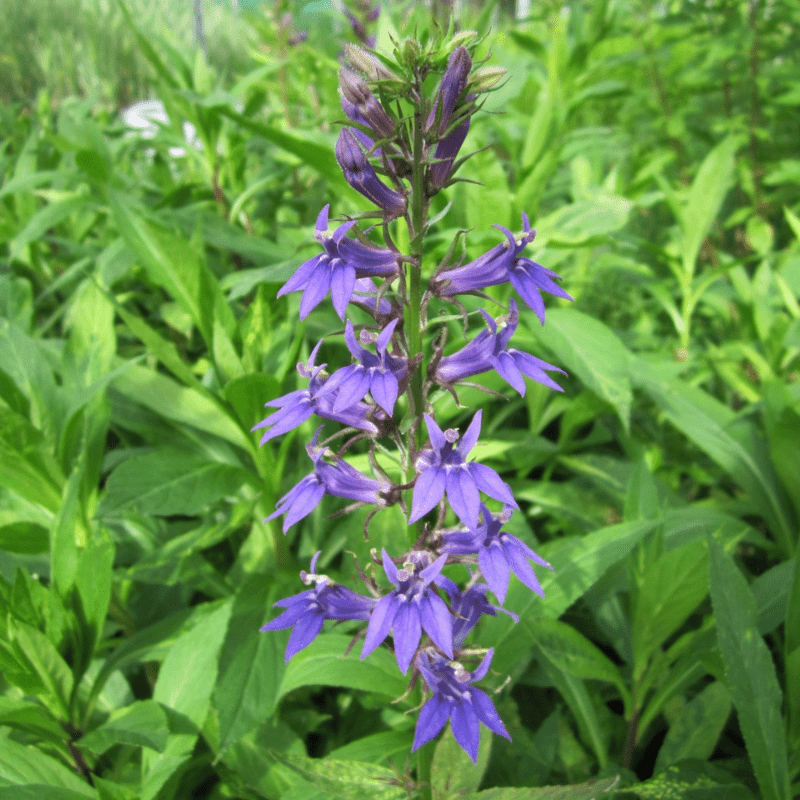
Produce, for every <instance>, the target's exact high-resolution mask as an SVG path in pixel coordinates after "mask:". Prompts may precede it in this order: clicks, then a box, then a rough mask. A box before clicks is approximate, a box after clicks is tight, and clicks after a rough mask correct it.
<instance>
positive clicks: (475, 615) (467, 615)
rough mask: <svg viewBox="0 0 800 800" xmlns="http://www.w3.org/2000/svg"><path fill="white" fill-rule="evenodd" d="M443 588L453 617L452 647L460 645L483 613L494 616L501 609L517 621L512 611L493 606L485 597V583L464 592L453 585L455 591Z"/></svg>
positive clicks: (486, 589) (487, 589)
mask: <svg viewBox="0 0 800 800" xmlns="http://www.w3.org/2000/svg"><path fill="white" fill-rule="evenodd" d="M454 586H455V584H454ZM445 588H446V589H447V593H448V595H449V596H450V610H451V611H452V612H453V616H454V617H455V620H454V622H453V647H456V648H458V647H461V645H462V644H463V643H464V640H465V639H466V638H467V634H468V633H469V632H470V631H471V630H472V629H473V628H474V627H475V626H476V625H477V624H478V622H479V621H480V618H481V617H482V616H483V615H484V614H486V615H487V616H489V617H496V616H497V612H498V611H501V612H502V613H503V614H507V615H508V616H509V617H511V619H513V620H514V622H519V617H518V616H517V615H516V614H515V613H514V612H513V611H506V609H504V608H500V606H494V605H492V604H491V603H490V602H489V601H488V600H487V599H486V592H488V591H489V587H488V586H486V585H485V584H482V583H478V584H475V585H474V586H470V587H469V589H467V590H466V591H465V592H461V591H460V590H459V589H458V587H455V591H452V590H451V589H450V588H449V587H445Z"/></svg>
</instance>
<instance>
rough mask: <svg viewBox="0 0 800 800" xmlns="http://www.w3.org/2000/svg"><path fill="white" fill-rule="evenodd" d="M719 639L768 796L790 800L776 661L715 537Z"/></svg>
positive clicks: (714, 579)
mask: <svg viewBox="0 0 800 800" xmlns="http://www.w3.org/2000/svg"><path fill="white" fill-rule="evenodd" d="M709 549H710V554H711V570H710V578H711V581H710V583H711V600H712V603H713V606H714V616H715V617H716V620H717V641H718V642H719V649H720V652H721V654H722V660H723V662H724V664H725V674H726V676H727V679H728V683H729V685H730V690H731V696H732V698H733V703H734V705H735V706H736V712H737V715H738V717H739V726H740V728H741V729H742V736H743V737H744V741H745V744H746V745H747V752H748V755H749V756H750V763H751V764H752V765H753V770H754V772H755V774H756V778H757V780H758V785H759V788H760V789H761V795H762V797H763V798H764V800H789V799H790V798H791V792H790V788H789V768H788V764H787V759H786V739H785V737H784V727H783V720H782V719H781V704H782V699H783V698H782V696H781V690H780V686H779V685H778V679H777V677H776V674H775V664H774V663H773V661H772V656H771V655H770V652H769V649H768V648H767V646H766V644H765V643H764V640H763V639H762V638H761V635H760V634H759V632H758V628H757V627H756V605H755V601H754V600H753V595H752V594H751V593H750V589H749V587H748V586H747V582H746V581H745V579H744V577H743V576H742V574H741V573H740V572H739V570H738V569H737V568H736V565H735V564H734V562H733V559H731V557H730V556H728V555H727V554H726V553H725V551H724V550H723V549H722V547H721V546H720V545H719V544H718V543H717V542H716V541H714V540H713V539H709Z"/></svg>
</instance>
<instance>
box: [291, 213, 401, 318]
mask: <svg viewBox="0 0 800 800" xmlns="http://www.w3.org/2000/svg"><path fill="white" fill-rule="evenodd" d="M329 208H330V206H329V205H326V206H325V208H323V209H322V211H320V212H319V216H318V217H317V225H316V231H315V233H314V236H315V238H316V240H317V241H318V242H319V243H320V244H321V245H322V246H323V247H324V248H325V252H324V253H320V254H319V255H318V256H314V258H312V259H310V260H308V261H306V262H305V264H303V265H302V266H300V267H299V268H298V270H297V272H295V273H294V275H292V277H291V278H289V280H288V281H286V283H285V284H284V285H283V287H281V289H280V291H279V292H278V297H282V296H283V295H285V294H288V293H289V292H299V291H301V290H302V291H303V298H302V300H301V301H300V319H305V318H306V317H307V316H308V315H309V314H310V313H311V311H312V310H313V309H314V308H316V307H317V306H318V305H319V304H320V303H321V302H322V300H323V298H324V297H325V296H326V295H327V294H328V292H330V294H331V300H332V301H333V307H334V309H335V310H336V313H337V314H338V315H339V318H340V319H344V314H345V309H346V308H347V304H348V303H349V302H350V300H351V298H352V296H353V291H354V289H355V286H356V280H357V279H359V278H369V277H384V278H386V277H392V276H394V275H396V274H397V271H398V261H397V255H396V254H395V253H393V252H392V251H391V250H385V249H383V248H379V247H370V246H368V245H365V244H362V243H361V242H358V241H356V240H354V239H347V238H345V234H346V233H347V231H349V230H350V228H352V227H353V225H355V224H356V223H355V222H353V221H351V222H346V223H345V224H344V225H340V226H339V227H338V228H337V229H336V230H335V231H334V232H333V233H330V232H329V231H328V209H329Z"/></svg>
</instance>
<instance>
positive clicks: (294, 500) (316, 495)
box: [264, 431, 391, 533]
mask: <svg viewBox="0 0 800 800" xmlns="http://www.w3.org/2000/svg"><path fill="white" fill-rule="evenodd" d="M318 434H319V431H317V433H316V434H314V439H313V440H312V442H311V444H309V445H306V452H307V453H308V455H309V457H310V458H311V460H312V461H313V462H314V471H313V472H312V473H311V474H309V475H306V476H305V478H303V479H302V480H301V481H300V482H299V483H298V484H297V485H296V486H295V487H294V488H292V489H291V490H290V491H288V492H287V493H286V494H285V495H284V496H283V497H281V499H280V500H278V503H277V506H276V508H275V511H273V512H272V513H271V514H270V515H269V516H268V517H267V518H266V519H265V520H264V522H269V520H271V519H275V517H278V516H280V515H281V514H286V516H285V517H284V520H283V532H284V533H286V531H288V530H289V528H290V527H291V526H292V525H294V523H295V522H299V521H300V520H301V519H303V518H304V517H307V516H308V515H309V514H310V513H311V512H312V511H313V510H314V509H315V508H316V507H317V506H318V505H319V501H320V500H322V497H323V495H326V494H329V495H333V496H334V497H344V498H347V499H348V500H355V501H357V502H359V503H374V504H376V505H383V504H384V499H383V497H382V496H381V495H382V493H385V492H388V491H389V489H390V488H391V487H390V486H389V485H388V484H386V483H385V482H383V481H376V480H373V479H372V478H368V477H367V476H366V475H363V474H362V473H360V472H359V471H358V470H357V469H354V468H353V467H351V466H350V465H349V464H348V463H347V462H346V461H343V460H342V459H337V460H336V463H334V464H329V463H328V462H327V461H324V460H323V456H325V454H326V452H328V451H327V448H324V447H319V448H318V447H317V446H316V443H317V435H318Z"/></svg>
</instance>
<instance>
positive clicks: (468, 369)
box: [436, 299, 567, 397]
mask: <svg viewBox="0 0 800 800" xmlns="http://www.w3.org/2000/svg"><path fill="white" fill-rule="evenodd" d="M509 309H510V310H509V314H508V320H507V321H506V324H505V325H504V326H502V327H501V328H499V329H498V327H497V323H496V322H495V320H494V319H493V318H492V317H490V316H489V315H488V314H487V313H486V312H485V311H484V310H483V309H481V313H482V314H483V317H484V319H485V320H486V324H487V325H488V326H489V329H488V330H486V329H485V328H484V330H482V331H481V332H480V333H479V334H478V335H477V336H476V337H475V338H474V339H473V340H472V341H471V342H470V343H469V344H468V345H466V347H463V348H462V349H461V350H459V351H458V352H457V353H453V355H451V356H445V357H444V358H443V359H441V361H439V364H438V365H437V368H436V380H437V381H438V382H439V383H441V384H445V385H448V386H452V384H454V383H455V382H456V381H460V380H463V379H464V378H470V377H472V376H473V375H479V374H481V373H482V372H488V371H489V370H492V369H494V370H497V372H498V373H499V374H500V376H501V377H502V378H504V379H505V380H506V381H508V383H510V384H511V385H512V386H513V387H514V388H515V389H516V390H517V391H518V392H519V393H520V394H521V395H522V396H523V397H524V396H525V379H524V378H523V375H527V376H528V377H529V378H530V379H531V380H534V381H538V382H539V383H541V384H543V385H545V386H548V387H549V388H551V389H555V390H556V391H557V392H561V391H563V389H562V388H561V387H560V386H559V385H558V384H557V383H556V382H555V381H554V380H553V379H552V378H551V377H550V376H549V375H548V374H547V372H546V371H545V370H550V371H551V372H560V373H561V374H562V375H566V374H567V373H566V372H564V370H563V369H559V368H558V367H554V366H553V365H552V364H548V363H547V362H546V361H542V359H541V358H536V357H535V356H532V355H530V354H529V353H523V352H521V351H520V350H517V349H515V348H513V347H509V346H508V345H509V342H510V340H511V337H512V336H513V335H514V333H515V332H516V330H517V325H518V323H519V312H518V311H517V304H516V303H515V302H514V300H513V299H512V300H511V301H510V302H509Z"/></svg>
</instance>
